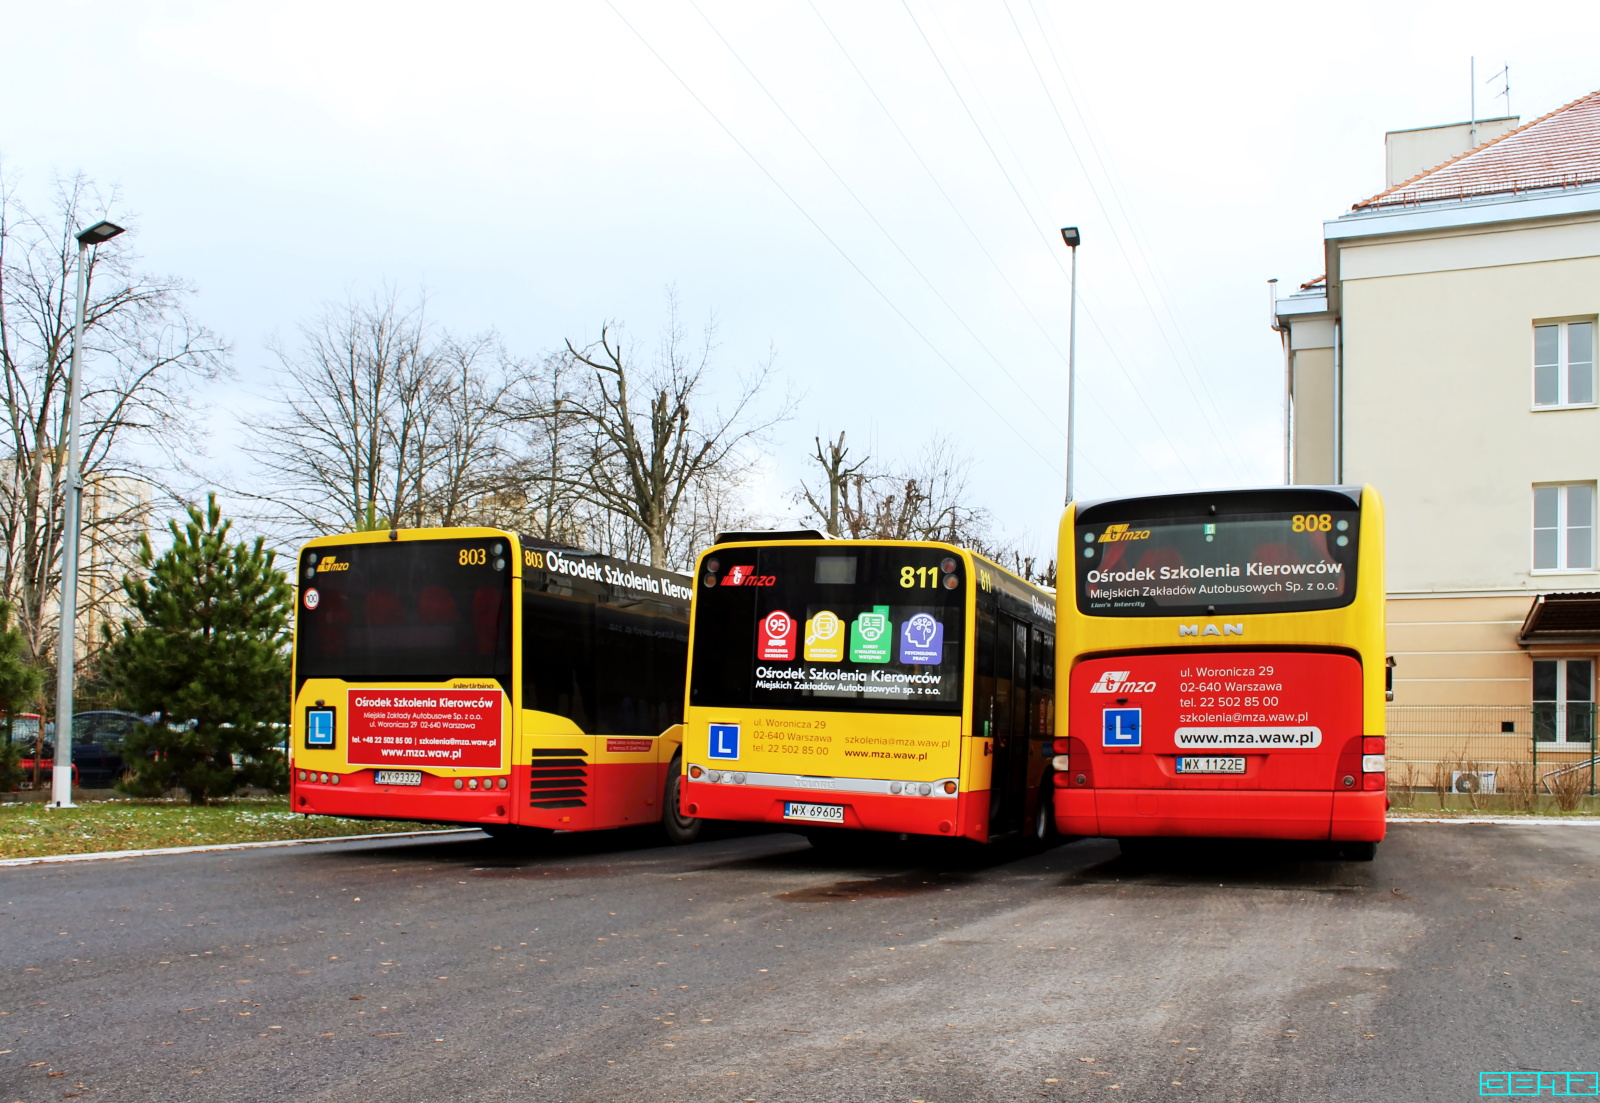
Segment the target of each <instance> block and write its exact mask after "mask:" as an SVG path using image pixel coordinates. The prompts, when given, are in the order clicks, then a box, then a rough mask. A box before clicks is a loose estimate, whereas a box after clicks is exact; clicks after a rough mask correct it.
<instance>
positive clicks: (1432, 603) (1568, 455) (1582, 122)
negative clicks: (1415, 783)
mask: <svg viewBox="0 0 1600 1103" xmlns="http://www.w3.org/2000/svg"><path fill="white" fill-rule="evenodd" d="M1519 122H1520V121H1519V120H1518V119H1515V118H1506V119H1492V120H1485V121H1478V122H1476V123H1460V124H1453V125H1452V126H1447V127H1430V128H1424V129H1421V130H1409V131H1396V132H1393V133H1390V134H1389V135H1388V136H1387V145H1388V158H1387V162H1388V168H1389V172H1390V177H1389V186H1388V187H1387V188H1386V190H1384V191H1382V192H1379V193H1378V194H1376V195H1374V196H1372V197H1370V198H1367V199H1363V200H1361V201H1360V202H1358V203H1356V204H1355V205H1354V206H1353V207H1352V208H1351V209H1350V210H1349V211H1347V212H1345V213H1344V214H1343V215H1340V216H1339V217H1337V218H1334V219H1331V220H1329V221H1328V222H1326V223H1325V224H1324V233H1323V239H1324V262H1325V264H1326V268H1325V272H1326V275H1325V276H1323V277H1321V278H1319V279H1316V280H1313V281H1310V282H1309V283H1307V284H1305V285H1303V286H1302V287H1301V288H1300V290H1299V292H1298V293H1296V294H1293V295H1289V296H1286V297H1283V298H1280V299H1279V300H1278V302H1277V306H1276V320H1277V328H1278V329H1279V330H1280V332H1281V333H1282V334H1283V337H1284V350H1285V361H1286V363H1285V368H1286V373H1287V377H1288V390H1289V402H1290V410H1291V413H1290V417H1289V424H1288V438H1289V439H1288V442H1287V445H1288V453H1289V457H1290V460H1289V466H1290V478H1291V480H1292V481H1293V482H1296V483H1354V484H1361V483H1371V484H1372V485H1374V486H1376V487H1377V488H1378V490H1379V491H1380V493H1382V494H1383V495H1384V499H1385V503H1386V506H1387V514H1388V526H1389V528H1388V548H1389V561H1388V584H1389V586H1390V592H1389V604H1388V618H1389V647H1390V650H1391V651H1392V653H1393V655H1394V662H1395V667H1394V670H1393V677H1394V682H1393V687H1394V707H1393V708H1392V709H1391V712H1390V730H1391V733H1395V735H1394V736H1392V738H1391V757H1392V758H1396V759H1399V760H1402V761H1403V760H1406V759H1407V758H1408V756H1409V759H1411V760H1415V761H1416V762H1418V763H1424V764H1425V765H1424V767H1423V772H1424V773H1425V774H1427V775H1428V776H1425V777H1421V778H1414V780H1419V781H1420V783H1421V784H1422V785H1423V786H1424V787H1431V786H1432V785H1434V784H1435V783H1439V784H1443V783H1444V782H1446V781H1447V782H1448V783H1449V784H1450V785H1451V787H1452V788H1453V789H1455V790H1456V791H1457V792H1463V793H1470V792H1477V791H1484V792H1488V791H1492V790H1494V789H1495V788H1496V787H1497V785H1498V788H1499V789H1500V790H1501V791H1504V790H1505V789H1506V788H1507V784H1506V783H1507V782H1508V781H1510V780H1511V779H1512V778H1515V779H1517V782H1518V784H1520V785H1521V786H1523V787H1524V791H1526V788H1527V787H1528V786H1530V785H1540V786H1543V787H1545V790H1546V791H1549V790H1548V787H1549V786H1551V785H1557V786H1559V784H1560V777H1559V776H1553V775H1552V771H1559V770H1564V769H1565V770H1575V769H1579V768H1580V767H1578V766H1577V765H1574V764H1575V763H1577V762H1578V760H1579V759H1582V760H1583V763H1584V766H1583V767H1582V768H1584V769H1588V767H1587V763H1588V761H1589V758H1590V755H1591V748H1592V747H1593V745H1594V743H1593V739H1594V711H1595V710H1594V701H1595V667H1596V662H1597V659H1600V569H1597V567H1600V563H1597V548H1596V539H1595V535H1596V508H1597V501H1596V481H1597V479H1600V401H1597V398H1600V393H1597V382H1596V375H1595V350H1596V321H1597V315H1600V92H1597V93H1594V94H1592V95H1589V96H1585V97H1584V98H1582V99H1579V100H1577V101H1575V102H1573V103H1570V104H1567V105H1566V106H1565V107H1562V108H1560V109H1558V110H1556V111H1552V112H1551V113H1549V114H1548V115H1545V116H1543V117H1541V118H1538V119H1535V120H1534V121H1533V122H1530V123H1527V124H1525V125H1519ZM1407 733H1410V734H1412V735H1415V736H1417V737H1418V738H1415V739H1411V740H1409V742H1408V740H1407V739H1406V735H1407ZM1425 735H1426V736H1429V737H1430V738H1427V739H1424V738H1421V737H1422V736H1425ZM1441 771H1443V773H1441ZM1530 771H1531V772H1530ZM1496 775H1498V777H1497V776H1496ZM1535 775H1536V776H1535ZM1390 777H1391V782H1393V781H1394V780H1395V770H1394V767H1393V765H1391V771H1390ZM1587 780H1588V779H1587V775H1585V783H1586V784H1587Z"/></svg>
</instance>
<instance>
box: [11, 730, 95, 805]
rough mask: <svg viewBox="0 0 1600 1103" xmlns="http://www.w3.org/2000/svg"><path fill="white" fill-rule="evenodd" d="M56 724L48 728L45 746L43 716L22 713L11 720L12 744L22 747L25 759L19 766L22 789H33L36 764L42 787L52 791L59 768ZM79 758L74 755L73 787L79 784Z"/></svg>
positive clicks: (22, 759) (19, 785) (19, 786)
mask: <svg viewBox="0 0 1600 1103" xmlns="http://www.w3.org/2000/svg"><path fill="white" fill-rule="evenodd" d="M53 728H54V725H51V726H50V727H47V728H46V730H45V738H44V740H43V746H42V747H41V746H40V743H41V740H40V739H39V714H38V713H35V712H19V713H17V714H16V715H15V716H13V717H12V718H11V741H12V742H13V743H20V744H21V745H22V758H21V760H20V761H19V762H18V763H17V765H18V766H20V767H21V769H22V780H21V781H20V782H19V783H18V785H17V788H18V789H32V788H33V775H34V766H35V763H37V765H38V773H39V788H40V789H49V788H50V782H51V776H52V775H53V774H54V772H55V768H56V745H55V740H54V739H52V738H51V736H53V735H54V734H55V732H54V730H53ZM78 777H79V774H78V763H77V756H76V755H74V756H73V763H72V784H73V785H77V784H78Z"/></svg>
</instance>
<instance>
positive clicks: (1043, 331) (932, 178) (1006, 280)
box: [806, 0, 1199, 482]
mask: <svg viewBox="0 0 1600 1103" xmlns="http://www.w3.org/2000/svg"><path fill="white" fill-rule="evenodd" d="M806 3H807V4H808V5H809V6H810V8H811V11H812V14H814V15H815V16H816V17H817V22H819V23H821V24H822V29H823V30H825V31H827V32H828V37H829V38H831V39H833V44H834V45H835V46H837V47H838V48H839V53H840V54H842V55H843V56H844V59H845V61H846V62H847V63H848V64H849V66H850V68H851V69H852V70H853V71H854V72H855V74H856V76H857V78H859V79H860V81H861V83H862V85H863V86H864V87H865V88H866V90H867V92H868V94H869V95H871V96H872V98H873V100H874V102H876V103H877V105H878V109H879V110H880V111H882V112H883V115H884V118H886V119H887V120H888V121H889V125H890V126H892V127H893V128H894V131H895V133H896V134H898V135H899V136H900V141H901V142H903V143H904V144H905V147H906V149H907V151H909V152H910V154H911V156H912V157H913V158H915V160H916V162H917V164H919V165H920V166H922V171H923V172H924V173H925V174H926V175H927V177H928V180H929V182H930V183H932V184H933V186H934V188H935V190H937V191H938V193H939V195H940V196H941V197H942V198H943V199H944V201H945V204H946V206H948V207H949V208H950V213H951V214H953V215H955V216H956V220H957V221H958V222H960V223H961V226H962V228H963V229H965V230H966V231H967V235H968V236H969V237H971V238H972V242H973V244H974V245H976V246H977V247H978V250H979V251H980V252H981V253H983V255H984V258H985V259H986V260H988V262H989V265H990V267H992V268H993V269H994V271H995V275H997V276H999V277H1000V282H1001V283H1003V284H1004V285H1005V287H1006V290H1008V291H1010V292H1011V295H1012V297H1013V298H1015V299H1016V300H1017V305H1018V306H1020V307H1022V310H1023V313H1025V314H1027V316H1028V318H1029V320H1031V321H1032V322H1033V324H1034V326H1035V327H1037V328H1038V330H1039V333H1040V335H1041V336H1043V337H1044V339H1045V342H1046V343H1047V344H1049V346H1050V347H1051V348H1052V349H1053V350H1055V354H1056V356H1057V357H1059V358H1060V360H1061V362H1062V363H1063V364H1064V363H1066V362H1067V354H1066V353H1065V352H1063V351H1062V349H1061V346H1060V345H1058V344H1056V341H1055V338H1054V337H1052V336H1051V334H1050V331H1049V330H1048V329H1047V328H1046V327H1045V325H1044V323H1043V322H1041V321H1040V320H1039V317H1038V315H1036V314H1035V313H1034V312H1033V309H1032V308H1031V307H1030V306H1029V305H1028V302H1027V300H1026V299H1024V298H1023V297H1022V293H1021V292H1020V291H1018V290H1017V286H1016V284H1014V283H1012V282H1011V278H1010V277H1009V276H1007V275H1006V271H1005V269H1004V268H1003V267H1001V265H1000V262H999V261H997V260H995V258H994V254H992V253H991V252H989V248H988V246H986V245H984V243H983V239H982V238H980V237H979V236H978V232H977V231H976V230H974V229H973V228H972V224H971V223H970V222H968V221H967V218H966V216H965V215H963V214H962V213H961V208H960V207H959V206H958V205H957V204H956V201H955V200H954V199H953V198H951V196H950V193H949V192H948V191H947V190H946V189H945V187H944V185H943V184H942V183H940V182H939V178H938V175H937V174H935V173H934V171H933V169H932V167H930V166H929V164H928V162H927V160H926V159H925V158H924V157H923V156H922V154H921V152H920V151H919V150H918V149H917V147H916V145H915V144H914V143H913V142H912V141H911V138H910V137H909V136H908V135H907V134H906V132H905V130H904V129H903V128H902V127H901V126H900V123H899V120H897V119H896V118H895V116H894V112H892V111H890V110H889V106H888V104H886V103H884V102H883V97H882V96H880V95H878V91H877V89H876V88H874V87H873V85H872V82H871V81H870V80H869V79H867V75H866V74H865V73H864V72H862V71H861V66H859V65H857V64H856V60H855V58H854V57H853V56H851V54H850V51H849V50H848V49H847V48H846V47H845V44H844V43H843V42H842V41H841V40H840V39H839V36H838V34H836V33H835V32H834V29H833V27H832V26H831V25H830V24H829V23H828V21H827V19H826V18H824V17H823V15H822V12H821V11H820V10H819V9H818V8H817V5H816V3H815V2H814V0H806ZM1087 312H1088V311H1087V308H1085V313H1087ZM1091 321H1092V322H1093V324H1094V325H1095V328H1096V329H1097V330H1099V328H1100V326H1099V322H1098V321H1095V320H1094V319H1092V318H1091ZM1101 336H1102V338H1104V336H1105V334H1104V332H1103V331H1101ZM1106 351H1108V352H1109V353H1110V354H1111V357H1112V359H1113V360H1114V361H1115V362H1116V364H1117V367H1118V368H1119V369H1121V371H1122V373H1123V375H1124V376H1127V377H1128V379H1129V382H1130V383H1132V376H1131V375H1130V374H1129V372H1128V369H1127V367H1126V365H1124V364H1123V363H1122V360H1121V357H1119V356H1118V355H1117V351H1116V349H1115V348H1113V347H1112V346H1111V344H1110V342H1109V341H1107V342H1106ZM1083 394H1084V397H1086V398H1087V399H1089V401H1091V402H1093V403H1094V404H1095V406H1096V407H1098V408H1099V409H1100V412H1101V414H1103V415H1104V417H1105V422H1106V424H1107V425H1109V426H1110V427H1111V428H1112V429H1113V430H1114V431H1115V432H1116V434H1117V435H1118V436H1119V437H1121V438H1122V440H1123V442H1124V443H1125V444H1127V446H1128V448H1129V450H1130V451H1131V452H1132V453H1133V454H1135V455H1137V456H1138V457H1139V458H1140V460H1141V461H1142V462H1143V463H1144V464H1145V466H1146V467H1149V468H1150V471H1151V473H1152V474H1158V472H1157V471H1156V469H1155V467H1154V466H1153V465H1151V464H1150V462H1149V460H1148V459H1147V458H1146V457H1145V454H1144V451H1143V450H1142V449H1140V448H1138V447H1136V446H1135V445H1134V443H1133V441H1132V440H1130V439H1129V438H1128V435H1127V433H1125V432H1124V431H1123V429H1122V426H1121V425H1120V424H1118V423H1117V421H1116V420H1115V419H1114V418H1112V417H1111V414H1110V411H1109V410H1107V409H1106V408H1105V406H1104V405H1103V404H1102V403H1101V402H1100V400H1099V398H1098V397H1096V396H1095V394H1094V392H1093V391H1092V390H1090V389H1089V388H1087V387H1085V388H1084V389H1083ZM1134 394H1135V397H1137V398H1138V399H1139V402H1140V404H1141V405H1143V406H1144V408H1145V412H1146V413H1148V414H1149V415H1150V419H1151V424H1152V425H1154V426H1155V428H1156V430H1157V431H1158V432H1160V433H1161V435H1162V438H1163V439H1164V440H1166V442H1167V446H1168V447H1169V448H1171V449H1172V454H1173V455H1174V456H1175V457H1176V458H1177V460H1178V462H1179V463H1180V464H1182V465H1183V468H1184V470H1185V471H1187V472H1188V473H1189V477H1190V478H1191V479H1194V480H1195V481H1196V482H1198V481H1199V478H1198V477H1197V476H1196V475H1195V472H1194V470H1193V469H1192V468H1190V467H1189V461H1188V460H1187V459H1185V458H1184V455H1183V452H1182V451H1181V450H1180V449H1179V448H1178V446H1177V445H1176V444H1175V443H1174V442H1173V440H1172V438H1171V437H1170V436H1168V435H1167V431H1166V429H1165V428H1164V427H1163V426H1162V425H1161V422H1160V421H1159V419H1157V418H1156V415H1155V411H1154V410H1153V409H1151V408H1150V404H1149V402H1148V401H1147V400H1146V399H1145V397H1144V394H1143V392H1142V391H1140V390H1139V388H1138V387H1137V386H1135V387H1134ZM1086 462H1087V461H1086ZM1090 466H1091V467H1092V466H1094V465H1093V464H1092V463H1091V464H1090ZM1096 470H1098V468H1096Z"/></svg>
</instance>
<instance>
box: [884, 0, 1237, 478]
mask: <svg viewBox="0 0 1600 1103" xmlns="http://www.w3.org/2000/svg"><path fill="white" fill-rule="evenodd" d="M901 6H902V7H904V8H905V11H906V15H907V17H909V18H910V20H911V23H912V26H914V27H915V28H916V30H917V34H918V35H919V36H920V37H921V39H922V43H923V45H924V46H926V47H927V49H928V53H929V55H930V56H932V58H933V60H934V64H935V65H937V66H938V67H939V71H940V73H942V74H943V75H944V78H945V81H946V83H948V84H949V85H950V90H951V92H953V93H954V94H955V97H956V99H957V101H958V102H959V103H960V104H961V108H962V110H963V111H965V112H966V115H967V118H968V120H969V121H970V122H971V123H972V126H973V129H974V130H976V131H977V132H978V138H979V140H980V141H982V142H983V145H984V148H985V149H987V150H988V151H989V156H990V157H991V158H993V160H994V163H995V166H996V167H997V168H998V169H999V170H1000V174H1001V175H1002V176H1003V177H1005V180H1006V183H1007V184H1008V185H1009V186H1010V188H1011V192H1012V194H1013V195H1014V196H1015V197H1016V200H1017V203H1018V204H1019V205H1020V206H1021V207H1022V210H1023V214H1024V216H1025V217H1026V218H1027V220H1028V222H1029V224H1030V225H1033V226H1034V228H1035V231H1036V232H1038V233H1039V234H1040V238H1041V241H1042V242H1043V244H1044V246H1045V249H1046V252H1047V253H1048V254H1049V256H1050V259H1051V261H1052V262H1053V263H1054V264H1055V266H1056V268H1057V270H1059V271H1060V273H1061V277H1062V279H1063V280H1066V281H1068V282H1069V283H1070V281H1071V277H1070V276H1069V275H1068V274H1067V270H1066V267H1065V265H1063V264H1062V263H1061V258H1060V257H1059V256H1057V251H1056V249H1055V248H1054V247H1053V245H1052V243H1051V242H1050V240H1049V238H1048V236H1046V235H1044V234H1043V232H1042V231H1039V229H1038V226H1037V224H1036V223H1035V222H1034V220H1033V218H1032V216H1031V215H1030V214H1029V213H1028V202H1027V200H1026V199H1024V198H1023V195H1022V192H1021V190H1020V189H1018V187H1017V184H1016V181H1015V180H1013V179H1012V177H1011V173H1010V171H1009V170H1008V169H1007V168H1006V167H1005V163H1004V162H1003V161H1002V160H1001V159H1000V155H999V153H998V152H996V150H995V148H994V144H993V143H992V142H990V141H989V136H988V135H987V134H986V133H985V132H984V129H983V126H982V124H981V123H979V122H978V119H977V116H976V115H974V114H973V112H972V107H971V106H970V105H969V104H968V103H967V99H966V97H965V96H963V95H962V94H961V89H960V87H959V86H957V84H956V82H955V78H954V77H952V76H951V75H950V70H949V69H948V68H947V67H946V66H945V63H944V60H943V59H942V58H941V57H940V56H939V52H938V50H936V49H935V48H934V45H933V43H932V41H930V40H929V38H928V34H927V32H926V31H925V30H924V29H923V27H922V24H921V22H920V21H918V19H917V17H916V13H914V12H913V11H912V10H911V5H910V4H909V3H908V2H907V0H901ZM1091 190H1092V185H1091ZM1102 209H1103V208H1102ZM1158 323H1159V319H1158ZM1102 333H1103V331H1102ZM1174 356H1176V353H1175V352H1174ZM1179 374H1180V375H1181V374H1183V371H1182V366H1181V364H1180V365H1179ZM1130 382H1131V378H1130ZM1186 383H1187V380H1186ZM1135 387H1136V388H1137V385H1136V384H1135ZM1191 389H1192V388H1191ZM1196 405H1199V398H1198V396H1196ZM1202 413H1204V408H1203V407H1202ZM1206 420H1207V428H1209V429H1210V430H1211V433H1212V435H1213V436H1214V437H1216V439H1217V443H1218V445H1219V446H1221V447H1222V448H1223V449H1224V450H1226V447H1227V446H1226V444H1225V443H1224V441H1223V437H1222V434H1221V433H1219V432H1218V430H1217V427H1216V426H1215V425H1213V424H1212V423H1211V420H1210V418H1209V416H1207V419H1206ZM1229 464H1230V466H1231V465H1232V458H1231V457H1229ZM1236 474H1237V472H1236Z"/></svg>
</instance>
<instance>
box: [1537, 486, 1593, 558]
mask: <svg viewBox="0 0 1600 1103" xmlns="http://www.w3.org/2000/svg"><path fill="white" fill-rule="evenodd" d="M1574 487H1582V488H1585V489H1587V490H1588V492H1589V524H1588V526H1587V527H1588V529H1589V562H1588V564H1587V565H1583V566H1577V567H1572V566H1568V556H1567V552H1568V550H1569V547H1568V542H1569V540H1570V537H1569V535H1568V534H1569V533H1570V532H1571V529H1572V526H1571V525H1570V524H1569V521H1568V502H1569V500H1570V499H1569V492H1570V490H1571V489H1572V488H1574ZM1541 490H1555V491H1557V492H1558V493H1557V497H1556V506H1557V513H1556V524H1555V533H1556V564H1557V565H1556V566H1554V567H1541V566H1539V533H1540V531H1542V530H1543V529H1548V528H1549V526H1542V527H1541V526H1540V525H1539V492H1540V491H1541ZM1597 504H1600V503H1597V502H1596V500H1595V484H1594V483H1592V482H1578V483H1535V484H1534V486H1533V497H1532V500H1531V502H1530V505H1531V506H1532V510H1531V513H1532V516H1531V517H1530V518H1529V520H1530V522H1531V523H1530V525H1529V533H1528V535H1529V537H1530V542H1529V547H1528V562H1529V563H1530V564H1531V565H1532V567H1531V570H1530V573H1531V574H1537V575H1545V574H1594V573H1595V565H1594V559H1595V542H1594V533H1595V510H1596V507H1597ZM1580 527H1582V526H1580Z"/></svg>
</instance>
